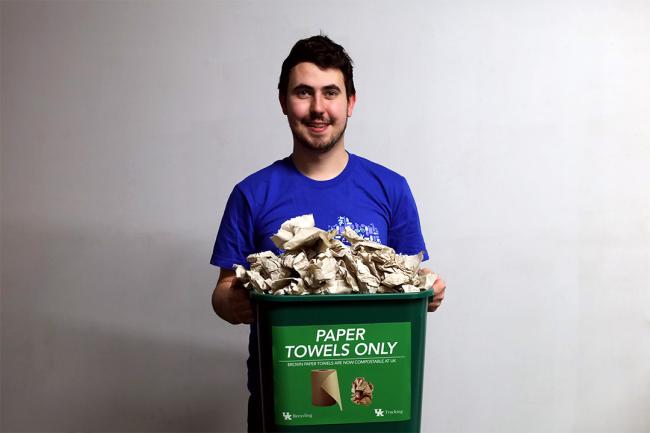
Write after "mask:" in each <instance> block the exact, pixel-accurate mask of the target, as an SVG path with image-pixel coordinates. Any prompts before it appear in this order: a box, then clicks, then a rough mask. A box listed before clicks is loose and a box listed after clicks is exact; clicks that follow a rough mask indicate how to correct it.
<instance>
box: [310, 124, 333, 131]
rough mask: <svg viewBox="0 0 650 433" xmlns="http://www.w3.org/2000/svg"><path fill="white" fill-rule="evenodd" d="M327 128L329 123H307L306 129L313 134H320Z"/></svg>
mask: <svg viewBox="0 0 650 433" xmlns="http://www.w3.org/2000/svg"><path fill="white" fill-rule="evenodd" d="M328 126H329V123H307V127H308V128H309V129H310V130H311V131H314V132H322V131H324V130H325V129H326V128H327V127H328Z"/></svg>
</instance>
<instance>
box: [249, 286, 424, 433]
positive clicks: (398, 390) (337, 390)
mask: <svg viewBox="0 0 650 433" xmlns="http://www.w3.org/2000/svg"><path fill="white" fill-rule="evenodd" d="M432 297H433V292H432V291H431V290H428V291H424V292H418V293H390V294H361V295H353V294H346V295H304V296H277V295H267V294H257V293H254V294H253V295H252V299H253V302H254V303H255V305H256V311H257V313H256V314H257V325H256V326H257V335H258V345H259V355H260V356H259V360H260V365H259V368H260V379H261V387H262V389H261V391H262V410H263V419H262V425H263V430H264V431H266V432H419V431H420V418H421V409H422V383H423V373H424V349H425V334H426V317H427V304H428V302H429V301H430V299H431V298H432Z"/></svg>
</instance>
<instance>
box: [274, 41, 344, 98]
mask: <svg viewBox="0 0 650 433" xmlns="http://www.w3.org/2000/svg"><path fill="white" fill-rule="evenodd" d="M302 62H310V63H314V64H315V65H317V66H318V67H319V68H322V69H327V68H336V69H339V70H340V71H341V72H342V73H343V80H344V82H345V94H346V96H347V97H348V98H349V97H350V96H352V95H354V94H355V93H356V90H354V81H353V80H352V59H350V56H348V53H346V52H345V49H344V48H343V47H342V46H340V45H338V44H337V43H335V42H334V41H332V40H331V39H330V38H328V37H327V36H325V35H323V34H321V35H318V36H312V37H310V38H307V39H301V40H299V41H298V42H296V44H295V45H294V46H293V48H292V49H291V52H289V56H288V57H287V58H286V59H284V62H282V71H281V72H280V82H279V83H278V91H279V92H280V93H285V94H286V92H287V90H288V89H287V87H288V86H289V72H291V68H293V67H294V66H296V65H297V64H298V63H302Z"/></svg>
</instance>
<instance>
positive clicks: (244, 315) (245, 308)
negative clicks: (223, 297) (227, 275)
mask: <svg viewBox="0 0 650 433" xmlns="http://www.w3.org/2000/svg"><path fill="white" fill-rule="evenodd" d="M228 304H229V306H230V311H231V313H232V317H231V319H232V320H230V323H232V324H234V325H237V324H240V323H245V324H251V323H253V317H254V315H253V307H252V305H251V300H250V294H249V293H248V290H247V289H244V288H243V287H242V288H234V290H232V291H231V293H230V300H229V302H228Z"/></svg>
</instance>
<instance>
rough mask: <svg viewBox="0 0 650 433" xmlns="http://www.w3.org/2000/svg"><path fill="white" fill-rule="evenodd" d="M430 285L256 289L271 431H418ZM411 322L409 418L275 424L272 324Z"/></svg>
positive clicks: (264, 401)
mask: <svg viewBox="0 0 650 433" xmlns="http://www.w3.org/2000/svg"><path fill="white" fill-rule="evenodd" d="M432 297H433V292H432V291H431V290H428V291H425V292H419V293H390V294H361V295H356V294H348V295H302V296H277V295H267V294H257V293H254V294H252V296H251V298H252V300H253V303H254V304H255V306H256V314H257V332H258V334H257V335H258V337H259V339H258V346H259V353H260V366H259V367H260V377H261V384H262V406H263V420H262V421H263V426H264V431H268V432H419V431H420V420H421V411H422V383H423V374H424V352H425V336H426V317H427V316H426V315H427V304H428V302H429V300H430V299H431V298H432ZM389 322H410V324H411V419H409V420H406V421H397V422H381V423H355V424H327V425H308V426H286V425H282V426H280V425H277V424H276V423H275V419H274V402H273V395H274V392H273V362H272V346H273V341H272V327H273V326H305V325H335V324H354V323H359V324H363V323H389Z"/></svg>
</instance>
